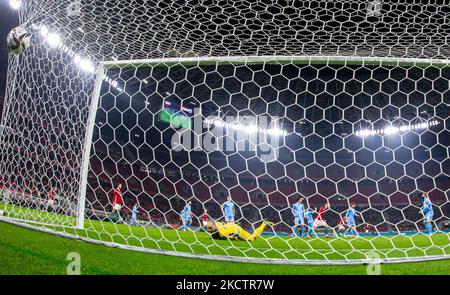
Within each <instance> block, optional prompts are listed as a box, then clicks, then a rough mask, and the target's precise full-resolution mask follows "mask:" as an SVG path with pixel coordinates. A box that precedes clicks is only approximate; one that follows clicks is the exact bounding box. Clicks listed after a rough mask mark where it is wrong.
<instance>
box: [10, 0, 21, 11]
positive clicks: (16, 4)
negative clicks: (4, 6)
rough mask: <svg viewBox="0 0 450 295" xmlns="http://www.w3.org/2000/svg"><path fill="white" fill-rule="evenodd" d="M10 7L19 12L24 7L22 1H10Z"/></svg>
mask: <svg viewBox="0 0 450 295" xmlns="http://www.w3.org/2000/svg"><path fill="white" fill-rule="evenodd" d="M9 5H10V6H11V7H12V8H13V9H16V10H17V9H19V8H20V7H21V6H22V0H9Z"/></svg>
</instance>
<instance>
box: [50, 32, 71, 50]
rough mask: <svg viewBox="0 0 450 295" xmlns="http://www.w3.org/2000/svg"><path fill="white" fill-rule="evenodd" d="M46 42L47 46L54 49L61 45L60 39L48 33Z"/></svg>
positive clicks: (54, 34) (56, 35)
mask: <svg viewBox="0 0 450 295" xmlns="http://www.w3.org/2000/svg"><path fill="white" fill-rule="evenodd" d="M46 40H47V43H48V45H49V46H50V47H52V48H56V47H58V46H60V45H61V37H60V36H59V35H58V34H56V33H48V34H47V36H46ZM66 51H67V49H66Z"/></svg>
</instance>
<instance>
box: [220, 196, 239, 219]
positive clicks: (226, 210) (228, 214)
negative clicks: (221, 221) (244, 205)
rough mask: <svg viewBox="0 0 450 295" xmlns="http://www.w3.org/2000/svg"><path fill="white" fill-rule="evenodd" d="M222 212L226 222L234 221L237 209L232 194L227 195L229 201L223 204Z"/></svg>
mask: <svg viewBox="0 0 450 295" xmlns="http://www.w3.org/2000/svg"><path fill="white" fill-rule="evenodd" d="M222 213H223V215H224V217H225V222H234V216H235V215H236V209H235V208H234V203H233V201H232V200H231V196H228V197H227V201H226V202H225V203H223V205H222Z"/></svg>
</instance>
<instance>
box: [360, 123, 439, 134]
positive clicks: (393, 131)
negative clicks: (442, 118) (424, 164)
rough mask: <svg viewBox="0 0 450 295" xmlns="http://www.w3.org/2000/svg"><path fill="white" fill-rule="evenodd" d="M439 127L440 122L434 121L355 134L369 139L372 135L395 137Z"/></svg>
mask: <svg viewBox="0 0 450 295" xmlns="http://www.w3.org/2000/svg"><path fill="white" fill-rule="evenodd" d="M436 125H439V121H437V120H432V121H429V122H422V123H417V124H412V125H402V126H400V127H394V126H389V127H386V128H384V129H374V130H371V129H361V130H358V131H356V132H355V135H357V136H360V137H367V136H370V135H376V134H378V135H393V134H397V133H399V132H406V131H411V130H420V129H426V128H428V127H432V126H436Z"/></svg>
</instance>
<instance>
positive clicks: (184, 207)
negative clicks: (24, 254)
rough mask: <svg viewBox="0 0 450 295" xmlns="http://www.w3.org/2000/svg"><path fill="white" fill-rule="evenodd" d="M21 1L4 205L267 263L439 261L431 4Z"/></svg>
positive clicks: (0, 151) (438, 30)
mask: <svg viewBox="0 0 450 295" xmlns="http://www.w3.org/2000/svg"><path fill="white" fill-rule="evenodd" d="M403 2H404V1H372V2H371V1H347V0H344V1H332V0H327V1H296V0H291V1H287V0H286V1H281V0H280V1H276V0H270V1H269V0H262V1H261V0H260V1H246V0H244V1H215V0H210V1H109V0H108V1H81V0H72V1H57V3H55V1H33V0H28V1H22V6H21V7H20V9H19V10H18V12H19V16H20V23H21V26H22V27H24V28H26V29H27V30H28V31H29V32H30V33H31V36H32V44H31V47H30V48H29V49H27V50H26V51H25V52H24V53H23V54H21V55H18V56H15V55H13V54H11V55H10V57H9V64H8V82H7V93H6V99H5V103H4V106H3V114H2V121H1V126H0V141H1V145H0V156H1V158H0V159H1V160H0V178H1V179H0V180H1V183H0V185H1V195H0V213H1V214H0V215H1V219H2V220H5V221H8V222H13V223H16V224H20V225H23V226H27V227H32V228H34V229H40V230H45V231H49V232H52V233H55V234H61V235H64V236H67V237H75V238H79V239H84V240H87V241H92V242H97V243H103V244H106V245H113V246H115V247H123V248H128V249H133V250H138V251H146V252H154V253H166V254H172V255H180V256H193V257H200V258H207V259H219V260H236V261H248V262H263V263H264V262H270V263H324V264H327V263H328V264H332V263H362V262H366V261H367V259H368V258H376V259H379V260H380V261H385V262H391V261H395V262H399V261H411V260H427V259H441V258H448V257H449V255H450V246H449V245H450V243H449V241H450V240H449V219H450V203H449V198H450V196H449V194H450V168H449V167H450V159H449V146H450V132H449V129H450V125H449V124H450V120H449V114H450V106H449V104H450V94H449V86H450V83H449V79H450V64H449V60H448V57H449V55H450V49H449V46H448V36H449V35H450V34H449V33H450V29H449V27H448V25H447V24H446V23H447V19H446V18H447V15H448V13H449V12H450V11H449V10H450V8H449V6H448V3H446V1H420V2H419V3H415V4H407V3H403Z"/></svg>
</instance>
